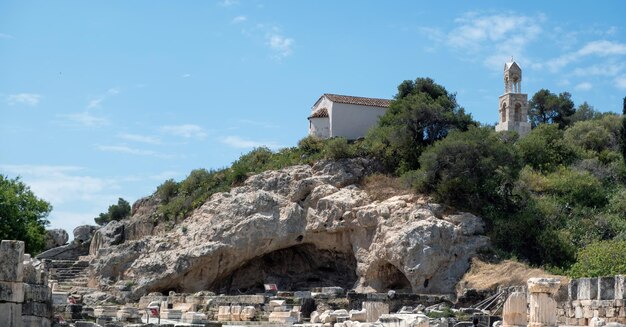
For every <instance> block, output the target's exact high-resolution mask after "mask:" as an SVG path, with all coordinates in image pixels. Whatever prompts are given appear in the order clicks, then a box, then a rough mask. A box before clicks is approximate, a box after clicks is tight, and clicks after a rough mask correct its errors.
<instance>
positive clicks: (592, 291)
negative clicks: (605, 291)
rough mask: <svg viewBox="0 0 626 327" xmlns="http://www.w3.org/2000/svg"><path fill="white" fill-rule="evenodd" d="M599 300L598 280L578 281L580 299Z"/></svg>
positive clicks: (586, 279) (580, 279)
mask: <svg viewBox="0 0 626 327" xmlns="http://www.w3.org/2000/svg"><path fill="white" fill-rule="evenodd" d="M597 298H598V279H597V278H579V279H578V299H579V300H594V299H597Z"/></svg>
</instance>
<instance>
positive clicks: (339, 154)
mask: <svg viewBox="0 0 626 327" xmlns="http://www.w3.org/2000/svg"><path fill="white" fill-rule="evenodd" d="M323 154H324V158H326V159H332V160H338V159H343V158H352V157H354V155H355V149H354V148H353V147H352V146H350V144H348V140H346V139H345V138H343V137H335V138H332V139H330V140H327V141H326V144H324V150H323Z"/></svg>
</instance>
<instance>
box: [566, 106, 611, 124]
mask: <svg viewBox="0 0 626 327" xmlns="http://www.w3.org/2000/svg"><path fill="white" fill-rule="evenodd" d="M602 116H604V115H603V114H602V113H601V112H599V111H597V110H596V109H595V108H594V107H593V106H591V105H589V104H588V103H587V101H585V102H583V103H582V104H580V105H579V106H578V108H577V109H576V112H575V113H574V114H573V115H572V116H570V123H572V124H573V123H576V122H579V121H584V120H593V119H599V118H602Z"/></svg>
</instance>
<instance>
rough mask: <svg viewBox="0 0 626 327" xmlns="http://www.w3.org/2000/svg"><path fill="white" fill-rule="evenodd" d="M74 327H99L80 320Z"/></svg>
mask: <svg viewBox="0 0 626 327" xmlns="http://www.w3.org/2000/svg"><path fill="white" fill-rule="evenodd" d="M74 326H76V327H100V325H98V324H96V323H95V322H90V321H80V320H79V321H77V322H75V323H74Z"/></svg>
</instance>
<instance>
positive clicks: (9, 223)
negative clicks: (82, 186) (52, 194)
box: [0, 175, 52, 254]
mask: <svg viewBox="0 0 626 327" xmlns="http://www.w3.org/2000/svg"><path fill="white" fill-rule="evenodd" d="M51 210H52V206H51V205H50V204H49V203H48V202H46V201H44V200H42V199H39V198H38V197H37V196H35V194H34V193H33V192H32V191H31V190H30V188H29V187H28V186H27V185H26V184H24V183H22V181H20V180H19V178H15V179H9V178H7V177H5V176H3V175H0V239H3V240H21V241H24V242H25V243H26V252H28V253H31V254H37V253H39V252H41V251H42V250H43V249H44V246H45V242H46V229H45V226H46V225H48V223H49V222H48V220H47V219H46V217H47V216H48V214H49V213H50V211H51Z"/></svg>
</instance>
